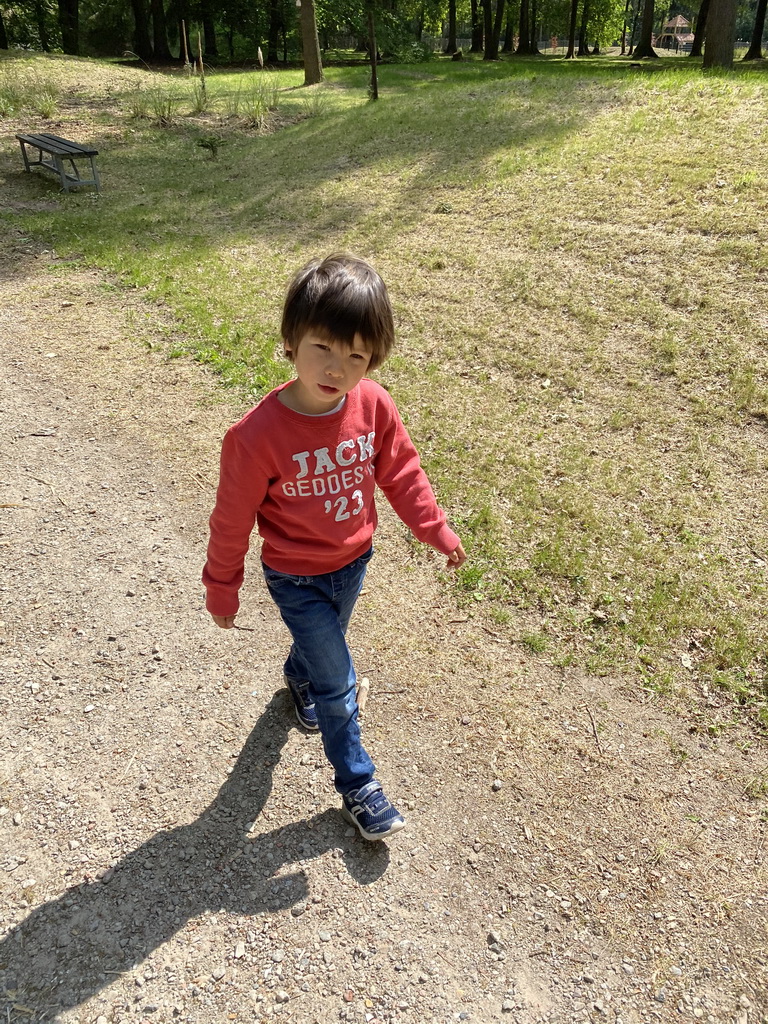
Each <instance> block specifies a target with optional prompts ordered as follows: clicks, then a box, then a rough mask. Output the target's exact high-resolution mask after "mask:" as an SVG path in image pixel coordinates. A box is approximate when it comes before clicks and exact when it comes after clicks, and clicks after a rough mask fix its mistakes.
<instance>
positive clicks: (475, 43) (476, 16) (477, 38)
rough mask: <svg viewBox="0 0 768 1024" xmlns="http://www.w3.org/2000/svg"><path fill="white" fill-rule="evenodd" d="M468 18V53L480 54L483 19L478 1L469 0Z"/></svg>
mask: <svg viewBox="0 0 768 1024" xmlns="http://www.w3.org/2000/svg"><path fill="white" fill-rule="evenodd" d="M469 11H470V14H469V17H470V20H471V23H472V45H471V46H470V48H469V52H470V53H482V50H483V17H482V12H481V11H480V3H479V0H469Z"/></svg>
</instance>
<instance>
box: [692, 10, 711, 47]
mask: <svg viewBox="0 0 768 1024" xmlns="http://www.w3.org/2000/svg"><path fill="white" fill-rule="evenodd" d="M708 17H709V0H701V7H699V16H698V18H697V19H696V31H695V32H694V33H693V42H692V43H691V52H690V55H689V56H691V57H700V56H701V54H702V52H703V47H704V39H705V38H706V35H707V18H708Z"/></svg>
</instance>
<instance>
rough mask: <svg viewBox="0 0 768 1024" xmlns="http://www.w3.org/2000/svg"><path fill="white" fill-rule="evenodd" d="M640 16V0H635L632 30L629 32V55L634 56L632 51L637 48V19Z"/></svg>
mask: <svg viewBox="0 0 768 1024" xmlns="http://www.w3.org/2000/svg"><path fill="white" fill-rule="evenodd" d="M639 16H640V0H635V11H634V14H633V15H632V31H631V32H630V34H629V51H628V53H629V56H630V57H631V56H632V51H633V50H634V48H635V36H636V35H637V19H638V18H639Z"/></svg>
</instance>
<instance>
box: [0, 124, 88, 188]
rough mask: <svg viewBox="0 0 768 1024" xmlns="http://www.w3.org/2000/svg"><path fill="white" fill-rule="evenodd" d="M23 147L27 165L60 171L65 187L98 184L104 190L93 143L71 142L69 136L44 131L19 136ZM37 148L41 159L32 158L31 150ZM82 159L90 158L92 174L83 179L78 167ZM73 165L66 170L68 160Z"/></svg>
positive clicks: (22, 152)
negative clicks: (90, 144)
mask: <svg viewBox="0 0 768 1024" xmlns="http://www.w3.org/2000/svg"><path fill="white" fill-rule="evenodd" d="M16 138H17V139H18V140H19V145H20V146H21V155H22V156H23V157H24V168H25V170H27V171H30V170H31V169H32V168H33V167H45V168H46V169H47V170H49V171H53V173H54V174H58V176H59V180H60V181H61V187H62V188H63V189H64V191H65V192H69V189H70V187H71V186H72V185H95V186H96V191H97V192H100V191H101V183H100V182H99V172H98V171H97V170H96V161H95V159H94V158H95V157H97V156H98V155H99V151H98V149H93V148H92V147H90V146H81V145H79V144H78V143H77V142H70V140H69V139H62V138H59V136H58V135H49V134H48V133H47V132H42V133H41V134H40V135H17V136H16ZM28 147H29V149H36V150H37V159H36V160H34V159H31V156H34V154H30V153H29V152H28V151H27V149H28ZM78 160H89V161H90V165H91V177H90V178H83V177H81V175H80V171H79V170H78V167H77V162H76V161H78ZM65 161H66V163H67V164H68V165H69V168H70V169H69V170H65V168H64V163H65Z"/></svg>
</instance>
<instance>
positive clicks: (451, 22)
mask: <svg viewBox="0 0 768 1024" xmlns="http://www.w3.org/2000/svg"><path fill="white" fill-rule="evenodd" d="M456 50H457V46H456V0H448V45H447V46H446V48H445V52H446V53H456Z"/></svg>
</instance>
